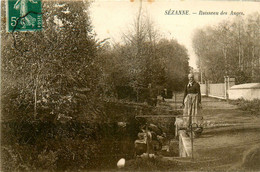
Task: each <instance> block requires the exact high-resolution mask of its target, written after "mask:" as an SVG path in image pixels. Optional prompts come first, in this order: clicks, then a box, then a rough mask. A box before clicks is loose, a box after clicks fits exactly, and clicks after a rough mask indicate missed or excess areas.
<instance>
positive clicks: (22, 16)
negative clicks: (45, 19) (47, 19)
mask: <svg viewBox="0 0 260 172" xmlns="http://www.w3.org/2000/svg"><path fill="white" fill-rule="evenodd" d="M41 10H42V7H41V0H8V1H7V20H8V23H7V31H8V32H12V31H34V30H40V29H42V13H41Z"/></svg>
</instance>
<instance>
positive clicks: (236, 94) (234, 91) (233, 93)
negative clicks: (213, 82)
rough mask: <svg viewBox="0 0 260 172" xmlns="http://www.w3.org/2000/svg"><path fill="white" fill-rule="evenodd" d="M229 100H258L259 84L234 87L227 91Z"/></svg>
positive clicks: (259, 94)
mask: <svg viewBox="0 0 260 172" xmlns="http://www.w3.org/2000/svg"><path fill="white" fill-rule="evenodd" d="M228 94H229V99H231V100H235V99H240V98H243V99H245V100H253V99H260V83H249V84H240V85H234V86H233V87H231V88H230V89H229V90H228Z"/></svg>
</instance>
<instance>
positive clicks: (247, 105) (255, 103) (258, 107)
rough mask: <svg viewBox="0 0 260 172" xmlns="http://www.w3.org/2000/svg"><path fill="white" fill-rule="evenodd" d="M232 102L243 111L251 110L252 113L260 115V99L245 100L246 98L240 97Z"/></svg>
mask: <svg viewBox="0 0 260 172" xmlns="http://www.w3.org/2000/svg"><path fill="white" fill-rule="evenodd" d="M230 103H231V104H235V105H237V106H238V108H239V109H241V110H243V111H250V112H251V114H252V115H260V100H259V99H254V100H251V101H249V100H245V99H238V100H233V101H231V102H230Z"/></svg>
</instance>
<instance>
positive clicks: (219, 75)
mask: <svg viewBox="0 0 260 172" xmlns="http://www.w3.org/2000/svg"><path fill="white" fill-rule="evenodd" d="M259 26H260V14H259V13H254V14H251V15H249V16H247V18H241V17H237V18H236V19H235V20H233V21H231V22H230V21H223V22H221V23H219V24H218V25H216V26H211V27H207V28H204V29H198V30H197V31H196V32H195V34H194V37H193V47H194V50H195V53H196V54H197V56H198V58H199V60H198V66H199V68H200V70H201V72H202V73H203V78H204V80H211V81H212V82H215V83H217V82H223V80H224V76H230V77H236V81H237V83H238V84H240V83H247V82H260V79H259V73H260V68H259V66H260V63H259V61H260V60H259V59H260V54H259V47H260V35H259Z"/></svg>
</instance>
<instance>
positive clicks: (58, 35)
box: [2, 1, 101, 120]
mask: <svg viewBox="0 0 260 172" xmlns="http://www.w3.org/2000/svg"><path fill="white" fill-rule="evenodd" d="M88 5H89V4H88V3H86V2H83V1H77V2H76V3H75V2H69V1H66V2H56V1H55V2H49V1H48V2H44V3H43V9H44V11H43V26H44V28H43V30H42V31H39V32H25V33H22V32H16V33H14V35H15V37H14V38H15V39H13V38H12V34H11V33H5V32H2V42H5V44H4V45H2V46H3V47H2V50H3V52H2V53H3V54H2V55H3V56H2V57H3V58H2V81H3V82H2V85H3V87H2V88H3V90H2V91H3V92H2V95H5V96H4V97H3V98H2V100H3V102H4V104H3V107H4V109H6V110H9V111H10V108H11V107H12V108H11V109H12V111H13V113H18V112H20V113H21V114H20V115H22V116H26V115H25V114H27V115H29V117H32V113H33V114H34V115H33V116H34V118H41V117H42V118H48V119H51V120H54V119H59V118H60V117H61V116H67V117H72V118H77V117H78V116H85V117H86V118H88V117H89V118H92V116H93V113H96V107H97V106H96V102H97V101H98V97H99V92H98V89H97V85H98V82H99V81H98V78H99V77H98V76H99V75H100V73H101V71H100V70H99V60H98V59H97V43H96V40H95V38H94V35H93V34H92V26H91V23H90V19H89V17H88V14H87V12H85V11H86V9H87V6H88ZM14 41H15V43H16V44H15V46H14ZM11 89H12V90H13V92H12V91H11ZM3 93H4V94H3ZM11 93H12V95H13V97H11V99H10V101H9V98H10V96H11V95H10V94H11ZM10 106H11V107H10ZM7 107H8V108H9V109H8V108H7ZM86 109H88V110H89V111H88V112H89V114H85V113H84V110H85V111H87V110H86ZM24 113H25V114H24ZM5 114H6V115H8V117H9V118H10V117H11V115H10V114H8V113H5ZM86 115H88V116H86ZM26 117H28V116H26Z"/></svg>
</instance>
